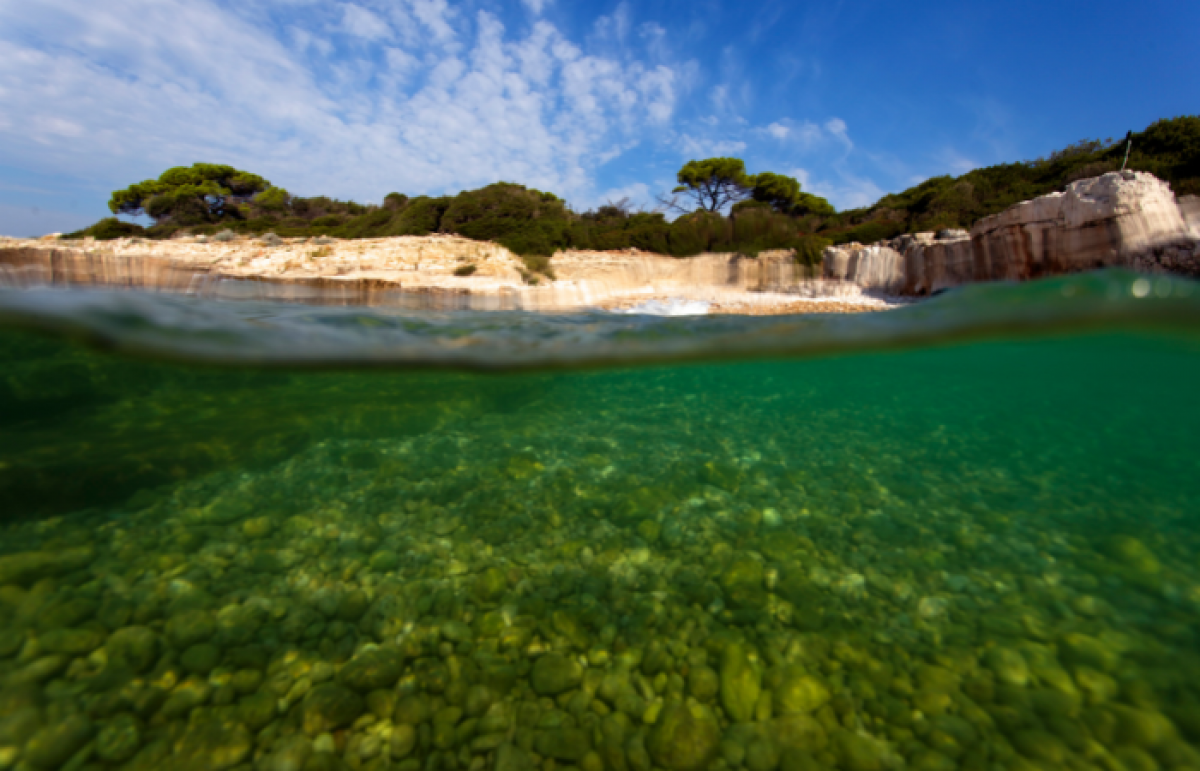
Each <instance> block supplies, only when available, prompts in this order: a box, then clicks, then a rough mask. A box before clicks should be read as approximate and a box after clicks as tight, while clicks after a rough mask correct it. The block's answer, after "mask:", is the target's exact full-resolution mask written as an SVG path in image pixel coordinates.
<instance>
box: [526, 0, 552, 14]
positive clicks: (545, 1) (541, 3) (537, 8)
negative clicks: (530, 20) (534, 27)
mask: <svg viewBox="0 0 1200 771" xmlns="http://www.w3.org/2000/svg"><path fill="white" fill-rule="evenodd" d="M552 2H553V0H521V3H522V4H524V6H525V7H526V8H528V9H529V11H530V13H532V14H534V15H535V16H541V15H542V11H544V10H545V9H546V6H548V5H550V3H552Z"/></svg>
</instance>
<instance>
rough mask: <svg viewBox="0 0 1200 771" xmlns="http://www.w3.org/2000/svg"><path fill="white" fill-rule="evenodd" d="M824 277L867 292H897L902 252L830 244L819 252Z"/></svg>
mask: <svg viewBox="0 0 1200 771" xmlns="http://www.w3.org/2000/svg"><path fill="white" fill-rule="evenodd" d="M823 261H824V269H825V277H826V278H832V279H838V280H842V281H850V282H853V283H855V284H857V285H858V286H860V287H862V288H863V289H865V290H868V291H875V292H882V293H884V294H898V293H899V292H900V291H902V290H903V289H904V283H905V264H904V255H902V254H900V253H899V252H897V251H896V250H895V249H893V248H891V246H887V245H882V244H875V245H873V246H862V245H861V244H850V245H848V246H831V247H828V248H826V249H825V252H824V254H823Z"/></svg>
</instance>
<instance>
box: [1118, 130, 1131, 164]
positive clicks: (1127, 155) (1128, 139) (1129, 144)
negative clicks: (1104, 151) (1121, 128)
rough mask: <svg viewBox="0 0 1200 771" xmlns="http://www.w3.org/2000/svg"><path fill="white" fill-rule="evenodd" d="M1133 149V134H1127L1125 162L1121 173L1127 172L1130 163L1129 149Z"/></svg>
mask: <svg viewBox="0 0 1200 771" xmlns="http://www.w3.org/2000/svg"><path fill="white" fill-rule="evenodd" d="M1131 147H1133V132H1132V131H1127V132H1125V160H1124V161H1122V162H1121V171H1125V164H1127V163H1129V148H1131Z"/></svg>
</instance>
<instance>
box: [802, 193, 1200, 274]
mask: <svg viewBox="0 0 1200 771" xmlns="http://www.w3.org/2000/svg"><path fill="white" fill-rule="evenodd" d="M1108 266H1125V267H1130V268H1134V269H1136V270H1142V271H1147V272H1158V271H1168V272H1172V273H1178V274H1182V275H1188V276H1200V200H1197V199H1196V197H1195V196H1187V197H1185V198H1183V199H1181V200H1180V201H1176V200H1175V195H1174V194H1173V193H1172V192H1171V188H1170V187H1169V186H1168V185H1167V183H1165V182H1163V181H1162V180H1160V179H1158V178H1157V177H1155V176H1153V175H1151V174H1146V173H1144V172H1133V171H1126V172H1112V173H1109V174H1105V175H1103V176H1101V177H1094V178H1091V179H1082V180H1079V181H1078V182H1074V183H1072V184H1070V185H1069V186H1068V187H1067V190H1066V191H1065V192H1062V193H1051V194H1050V195H1045V196H1041V197H1039V198H1035V199H1033V200H1031V201H1024V202H1022V203H1019V204H1017V205H1016V206H1013V207H1011V208H1009V209H1006V210H1005V211H1003V212H1001V213H999V214H995V215H993V216H991V217H985V218H984V219H982V220H980V221H979V222H977V223H975V226H974V227H972V228H971V231H970V233H968V232H967V231H965V230H945V231H941V232H939V233H937V234H934V233H917V234H915V235H903V236H900V237H899V238H895V239H892V240H890V241H881V242H879V243H876V244H872V245H870V246H863V245H860V244H849V245H846V246H836V247H830V248H828V249H826V250H825V255H824V268H825V276H826V277H827V278H830V279H835V280H844V281H850V282H853V283H855V284H858V285H859V286H861V287H863V288H864V289H868V290H877V291H883V292H891V293H897V294H905V295H925V294H930V293H933V292H936V291H938V290H940V289H946V288H949V287H954V286H959V285H961V284H966V283H970V282H974V281H996V280H1017V281H1023V280H1026V279H1031V278H1038V277H1040V276H1050V275H1058V274H1063V273H1073V272H1077V271H1082V270H1090V269H1093V268H1101V267H1108Z"/></svg>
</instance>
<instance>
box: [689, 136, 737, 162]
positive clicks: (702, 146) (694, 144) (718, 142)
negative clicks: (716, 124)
mask: <svg viewBox="0 0 1200 771" xmlns="http://www.w3.org/2000/svg"><path fill="white" fill-rule="evenodd" d="M679 149H680V150H681V151H682V152H683V155H685V156H689V157H692V158H714V157H720V156H728V155H736V154H737V153H740V152H742V151H743V150H745V149H746V143H745V142H742V141H741V140H736V139H706V138H703V137H693V136H690V135H688V134H684V135H682V136H681V137H679Z"/></svg>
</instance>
